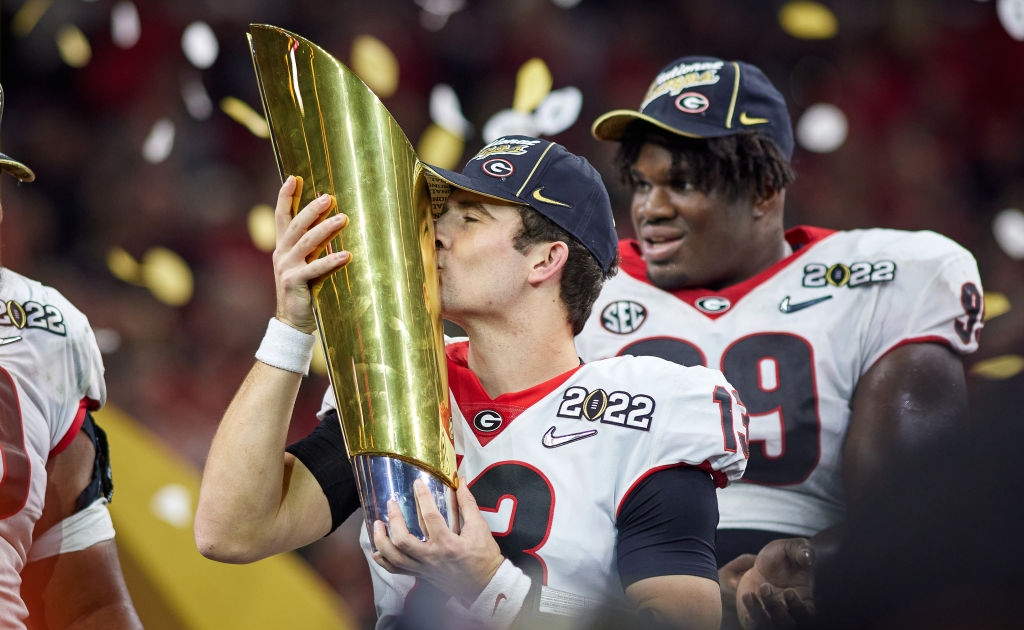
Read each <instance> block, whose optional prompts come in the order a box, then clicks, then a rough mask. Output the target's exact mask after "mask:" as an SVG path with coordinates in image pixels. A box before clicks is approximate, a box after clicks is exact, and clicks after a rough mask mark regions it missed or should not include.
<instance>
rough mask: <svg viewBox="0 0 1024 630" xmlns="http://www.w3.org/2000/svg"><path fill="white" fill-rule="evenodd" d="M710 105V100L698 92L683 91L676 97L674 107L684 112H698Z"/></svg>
mask: <svg viewBox="0 0 1024 630" xmlns="http://www.w3.org/2000/svg"><path fill="white" fill-rule="evenodd" d="M709 107H711V101H709V100H708V97H706V96H704V95H703V94H701V93H700V92H683V93H682V94H680V95H679V96H678V97H677V98H676V109H678V110H679V111H681V112H684V113H686V114H699V113H701V112H703V111H705V110H707V108H709Z"/></svg>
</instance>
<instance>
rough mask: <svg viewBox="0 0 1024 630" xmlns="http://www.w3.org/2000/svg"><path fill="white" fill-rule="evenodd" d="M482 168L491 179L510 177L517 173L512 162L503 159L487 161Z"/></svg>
mask: <svg viewBox="0 0 1024 630" xmlns="http://www.w3.org/2000/svg"><path fill="white" fill-rule="evenodd" d="M480 168H482V169H483V171H484V172H485V173H487V174H488V175H490V176H491V177H498V178H505V177H509V176H511V175H512V173H514V172H515V171H516V169H515V167H514V166H512V162H509V161H508V160H503V159H501V158H494V159H492V160H487V161H486V162H484V163H483V165H482V166H481V167H480Z"/></svg>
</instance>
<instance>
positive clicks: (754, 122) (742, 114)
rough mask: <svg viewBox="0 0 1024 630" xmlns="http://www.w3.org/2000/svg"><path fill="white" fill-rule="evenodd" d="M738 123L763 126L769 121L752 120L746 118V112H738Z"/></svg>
mask: <svg viewBox="0 0 1024 630" xmlns="http://www.w3.org/2000/svg"><path fill="white" fill-rule="evenodd" d="M740 122H741V123H742V124H744V125H763V124H765V123H766V122H769V121H768V119H767V118H754V117H753V116H748V115H747V112H740Z"/></svg>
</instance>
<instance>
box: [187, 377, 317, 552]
mask: <svg viewBox="0 0 1024 630" xmlns="http://www.w3.org/2000/svg"><path fill="white" fill-rule="evenodd" d="M301 380H302V376H301V375H300V374H296V373H294V372H288V371H285V370H281V369H278V368H274V367H271V366H269V365H266V364H264V363H261V362H257V363H256V364H255V365H254V366H253V368H252V370H251V371H250V372H249V374H248V376H247V377H246V379H245V381H244V382H243V383H242V386H241V387H240V388H239V390H238V392H237V393H236V394H235V398H234V399H233V400H232V401H231V404H230V405H229V406H228V409H227V411H226V412H225V413H224V417H223V419H222V420H221V423H220V426H219V427H218V429H217V433H216V435H215V436H214V439H213V443H212V444H211V446H210V452H209V455H208V456H207V460H206V466H205V469H204V471H203V479H202V484H201V487H200V490H199V502H198V506H197V509H196V518H195V535H196V544H197V546H198V547H199V551H200V552H201V553H202V554H203V555H205V556H207V557H209V558H213V559H215V560H220V561H223V562H249V561H252V560H257V559H259V558H262V557H265V556H266V555H271V554H272V553H275V552H276V550H273V549H271V548H269V547H268V546H269V545H270V544H271V543H272V541H273V540H274V537H275V530H276V528H277V527H279V526H281V525H282V519H283V518H285V517H286V515H287V512H286V511H285V510H283V509H282V508H283V503H284V499H285V493H284V490H283V488H284V487H285V475H286V470H285V453H284V447H285V442H286V440H287V435H288V426H289V424H290V421H291V415H292V411H293V408H294V404H295V398H296V396H297V394H298V390H299V386H300V384H301Z"/></svg>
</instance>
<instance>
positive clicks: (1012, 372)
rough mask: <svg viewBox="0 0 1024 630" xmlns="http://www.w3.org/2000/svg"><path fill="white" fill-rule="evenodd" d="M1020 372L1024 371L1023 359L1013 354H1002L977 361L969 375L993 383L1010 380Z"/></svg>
mask: <svg viewBox="0 0 1024 630" xmlns="http://www.w3.org/2000/svg"><path fill="white" fill-rule="evenodd" d="M1021 371H1024V357H1021V356H1018V355H1015V354H1004V355H1002V356H998V357H992V358H991V359H985V360H983V361H978V362H977V363H975V364H974V366H973V367H971V374H973V375H975V376H980V377H981V378H987V379H989V380H993V381H1001V380H1004V379H1008V378H1012V377H1014V376H1017V375H1018V374H1020V373H1021Z"/></svg>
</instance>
